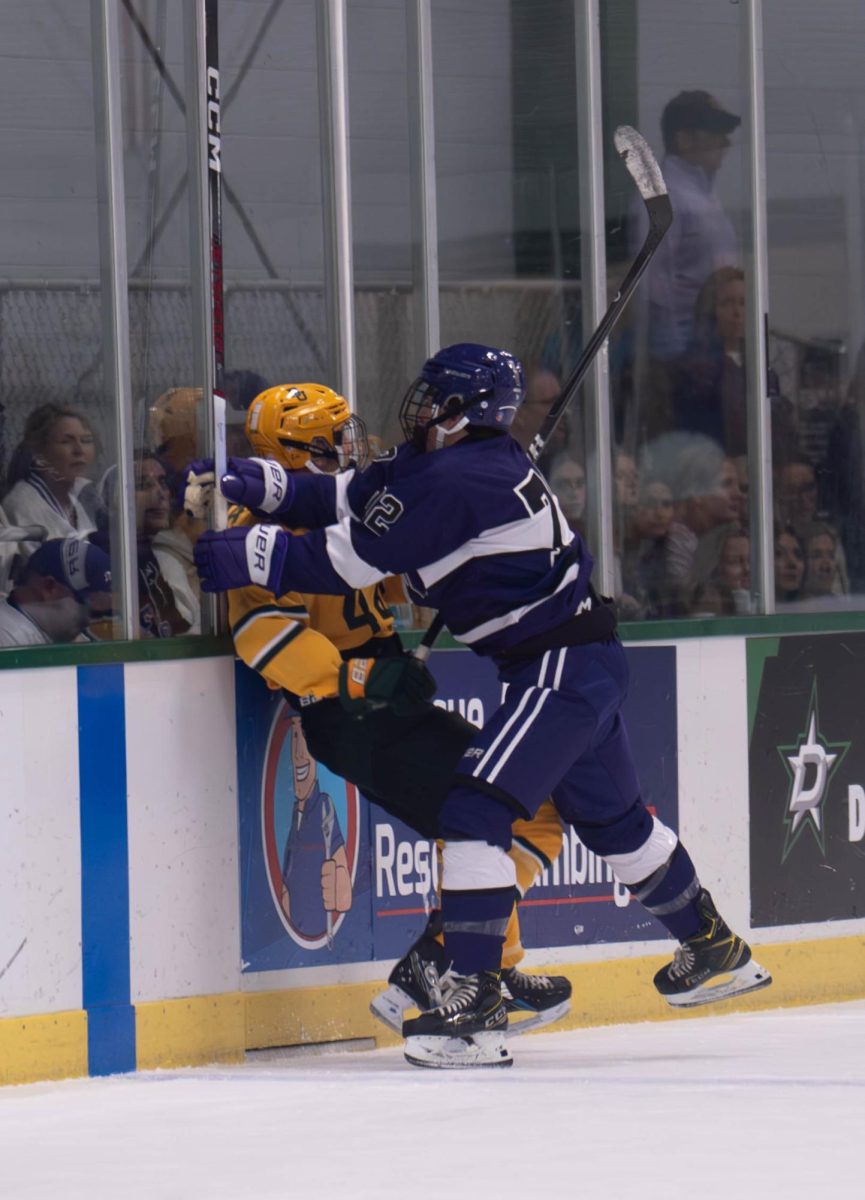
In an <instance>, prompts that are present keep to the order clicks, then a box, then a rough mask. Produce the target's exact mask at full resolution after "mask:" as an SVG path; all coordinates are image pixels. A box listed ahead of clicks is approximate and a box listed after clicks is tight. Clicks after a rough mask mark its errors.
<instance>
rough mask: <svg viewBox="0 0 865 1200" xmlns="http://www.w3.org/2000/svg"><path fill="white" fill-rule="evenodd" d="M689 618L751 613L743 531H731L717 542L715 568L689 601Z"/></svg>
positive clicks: (748, 547) (748, 546) (748, 564)
mask: <svg viewBox="0 0 865 1200" xmlns="http://www.w3.org/2000/svg"><path fill="white" fill-rule="evenodd" d="M693 609H694V613H693V615H697V614H701V615H702V614H704V613H706V614H710V615H712V616H718V617H728V616H735V615H739V616H741V615H745V614H747V613H749V612H750V611H751V540H750V538H749V536H748V532H747V530H745V529H737V528H733V529H731V530H730V532H729V533H728V534H727V535H726V537H725V538H724V540H723V542H722V543H721V554H720V558H719V560H718V565H717V566H716V567H715V569H714V571H713V572H712V574H711V575H710V576H709V578H708V580H707V581H706V583H705V584H703V586H702V587H700V588H698V589H697V592H696V594H695V596H694V601H693Z"/></svg>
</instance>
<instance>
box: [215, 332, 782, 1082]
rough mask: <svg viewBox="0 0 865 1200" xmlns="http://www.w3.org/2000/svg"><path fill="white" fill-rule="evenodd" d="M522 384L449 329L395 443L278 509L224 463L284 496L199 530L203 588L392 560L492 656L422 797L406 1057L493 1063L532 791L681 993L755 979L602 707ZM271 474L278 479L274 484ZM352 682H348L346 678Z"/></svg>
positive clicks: (578, 542)
mask: <svg viewBox="0 0 865 1200" xmlns="http://www.w3.org/2000/svg"><path fill="white" fill-rule="evenodd" d="M523 394H524V383H523V372H522V368H521V366H520V364H519V363H518V362H517V361H516V359H514V358H513V357H512V356H511V355H510V354H508V353H507V352H505V351H501V350H494V349H490V348H489V347H486V346H478V345H474V344H462V345H457V346H450V347H448V348H446V349H445V350H442V351H440V352H439V353H438V354H437V355H435V356H434V357H433V358H432V359H430V360H429V361H428V362H427V363H426V364H425V365H424V367H423V369H422V371H421V374H420V376H419V377H418V379H417V380H416V381H415V382H414V384H412V386H411V387H410V388H409V391H408V393H407V394H406V397H405V399H404V400H403V403H402V407H401V410H400V420H401V423H402V427H403V431H404V433H405V436H406V442H405V443H404V444H403V445H402V446H400V447H399V448H398V449H397V450H396V451H395V452H394V453H393V454H392V455H391V456H390V457H389V458H388V459H386V460H383V461H379V462H376V463H375V464H373V466H371V467H370V468H369V469H368V470H366V471H365V472H363V473H362V474H355V475H354V476H353V477H352V478H350V479H348V478H346V477H345V476H338V477H337V478H336V480H334V479H333V478H327V477H320V478H319V477H315V476H310V478H309V479H303V480H298V481H297V483H298V486H297V487H295V488H294V490H293V492H292V489H291V487H290V484H289V486H288V487H287V488H285V490H284V491H283V493H282V495H283V497H284V498H282V499H281V501H280V504H279V506H278V508H276V509H274V506H273V504H272V503H271V502H270V501H268V503H267V504H262V503H260V502H256V501H255V492H256V489H258V493H259V494H261V486H262V485H261V483H260V482H259V478H260V475H259V476H256V470H257V469H256V468H250V469H249V471H247V470H246V469H240V470H238V471H237V472H236V473H233V474H231V475H229V476H227V477H225V478H224V479H223V481H222V486H223V490H224V491H225V492H226V494H228V496H229V498H230V499H234V500H237V501H239V502H241V503H246V504H247V505H248V506H249V505H250V496H251V495H252V505H251V506H252V507H256V508H259V509H265V510H266V511H269V512H270V513H271V514H274V513H276V515H283V514H287V513H288V512H289V511H290V514H291V521H292V523H293V524H295V525H303V526H305V527H307V528H309V529H310V530H311V532H310V533H307V534H305V535H304V536H302V537H292V536H290V535H288V534H286V533H285V531H284V530H282V529H281V528H280V527H279V526H277V525H272V524H270V525H269V524H262V525H259V526H256V527H254V528H253V529H251V530H239V529H238V530H228V531H226V532H224V533H209V534H205V535H203V536H202V537H201V538H200V539H199V542H198V544H197V546H196V551H195V556H196V562H197V564H198V569H199V573H200V575H201V578H202V585H203V587H204V589H205V590H211V591H222V590H226V589H229V588H234V587H241V586H244V585H246V584H248V583H249V582H250V581H252V582H255V583H259V584H261V585H262V586H264V587H266V588H268V590H270V591H273V592H276V593H277V594H280V593H281V592H284V591H286V590H287V589H288V588H289V587H294V588H301V589H304V590H308V591H317V592H333V593H337V594H339V593H342V592H345V591H347V590H350V589H353V588H357V587H362V586H365V585H368V584H370V583H373V582H374V581H376V580H378V579H381V578H384V577H385V576H387V575H393V574H401V575H402V576H403V578H404V581H405V583H406V586H407V588H408V590H409V592H410V594H411V595H412V598H413V599H414V600H415V601H416V602H417V603H418V604H422V605H424V606H426V607H430V608H436V609H438V610H439V611H440V613H441V615H442V617H443V618H444V620H445V622H446V624H447V626H448V628H449V629H450V630H451V632H452V634H453V635H454V637H455V638H457V640H459V641H461V642H462V643H463V644H464V645H466V646H467V647H469V648H470V649H472V650H473V651H475V653H477V654H481V655H484V656H489V657H491V658H492V659H493V660H494V661H495V663H496V665H497V666H498V668H499V677H500V679H501V681H502V683H503V684H505V685H506V687H505V688H504V699H503V701H502V703H501V705H500V706H499V708H498V709H497V710H496V711H495V712H494V713H493V715H492V717H491V718H490V720H489V721H487V723H486V724H485V725H484V727H483V729H481V730H479V731H478V733H477V735H476V737H475V738H474V740H473V742H472V743H471V744H470V745H469V747H468V748H467V750H466V752H465V755H464V756H463V760H462V763H461V767H460V769H459V770H458V772H457V774H456V776H455V778H454V784H453V787H452V788H451V790H450V792H449V794H448V797H447V800H446V801H445V805H444V808H443V810H442V814H441V828H442V833H443V836H444V838H445V846H444V852H443V883H442V917H443V922H444V930H445V950H446V955H447V957H448V958H449V959H450V960H451V961H452V964H453V970H454V971H455V972H456V974H457V976H458V977H459V978H458V985H457V987H456V988H455V990H454V991H453V992H452V993H451V995H450V996H449V998H448V999H447V1001H446V1002H445V1003H444V1004H443V1005H441V1006H440V1007H438V1008H434V1009H432V1010H430V1011H429V1012H426V1013H422V1014H421V1015H420V1016H419V1017H416V1018H414V1019H413V1020H408V1021H406V1022H405V1023H404V1026H403V1034H404V1036H405V1037H406V1058H407V1059H408V1061H409V1062H412V1063H414V1064H416V1065H419V1066H431V1067H446V1068H449V1067H467V1066H487V1065H490V1066H507V1065H509V1064H510V1062H511V1055H510V1051H509V1050H508V1048H507V1043H506V1041H505V1037H504V1032H505V1028H506V1025H507V1015H506V1012H505V1008H504V1005H503V1003H502V999H501V984H500V958H501V947H502V941H503V936H504V929H505V924H506V921H507V917H508V914H509V912H510V907H511V903H512V900H513V891H514V868H513V863H512V862H511V860H510V859H509V858H508V856H507V853H506V851H507V848H508V847H509V845H510V839H511V822H512V820H513V818H514V814H518V815H520V816H526V815H531V814H533V813H534V812H536V811H537V808H538V806H539V805H540V803H541V802H542V801H543V799H544V797H545V796H547V795H550V794H552V796H553V800H554V803H555V805H556V807H557V809H558V811H559V813H560V815H561V816H562V818H563V819H564V820H566V821H568V822H570V824H571V825H572V826H573V827H574V829H575V830H576V832H577V834H578V835H579V837H580V839H581V840H582V842H583V843H584V844H585V845H586V846H587V847H588V848H589V849H590V850H592V851H594V853H596V854H598V855H599V856H601V857H602V858H604V859H605V860H606V861H607V862H608V863H609V864H610V865H611V866H612V867H613V869H614V871H615V872H616V875H617V876H618V878H619V879H620V880H621V882H622V883H624V884H625V885H626V886H627V887H628V888H629V889H630V891H631V892H632V894H633V895H634V896H635V897H636V898H637V899H638V900H640V901H641V902H642V904H643V905H644V906H645V907H646V908H647V909H648V911H649V912H651V913H652V914H653V915H654V916H655V917H656V918H657V919H658V920H659V921H660V922H661V924H662V925H664V926H665V928H666V929H667V930H668V931H669V933H670V934H671V935H672V936H673V937H674V938H676V939H677V940H678V941H679V942H680V947H679V948H678V949H677V951H676V954H675V956H674V959H673V961H672V962H671V963H669V964H668V965H667V966H665V967H663V968H662V969H661V970H660V971H659V972H658V973H657V975H656V976H655V986H656V987H657V988H658V990H659V992H660V993H661V994H662V995H663V996H664V997H665V998H666V999H667V1000H668V1001H669V1002H670V1003H671V1004H674V1005H678V1006H683V1007H686V1006H693V1005H696V1004H702V1003H707V1002H709V1001H712V1000H717V999H722V998H726V997H728V996H731V995H735V994H739V993H741V992H745V991H751V990H754V989H755V988H758V987H764V986H766V985H767V984H768V983H770V982H771V979H770V976H769V975H768V973H767V972H766V971H765V970H763V969H762V968H761V967H759V966H758V965H757V964H756V963H754V961H753V960H752V958H751V952H750V949H749V948H748V946H747V945H746V944H745V942H744V941H743V940H742V939H741V938H740V937H737V936H736V935H735V934H733V933H732V932H731V931H730V929H729V928H728V927H727V925H726V924H725V922H724V921H723V920H722V918H721V917H720V915H719V913H718V911H717V909H716V908H715V905H714V903H713V901H712V898H711V896H710V895H709V894H708V892H706V891H705V889H703V888H702V887H701V885H700V883H699V880H698V878H697V875H696V871H695V869H694V865H693V863H692V861H691V859H690V857H689V855H688V853H687V851H686V850H685V848H684V847H683V846H682V844H681V843H680V842H679V840H678V838H677V836H676V834H675V833H674V832H673V831H672V830H671V829H669V828H667V826H665V825H663V824H662V823H661V822H660V821H658V820H657V818H655V817H653V816H652V815H651V814H650V813H649V812H648V810H647V809H646V807H645V805H644V803H643V801H642V798H641V796H640V788H639V782H638V780H637V777H636V772H635V770H634V766H633V761H632V757H631V752H630V748H629V745H628V739H627V734H626V731H625V728H624V725H623V722H622V718H621V715H620V709H621V705H622V702H623V699H624V696H625V692H626V688H627V664H626V661H625V655H624V651H623V649H622V646H621V644H620V643H619V641H618V639H617V637H616V635H615V616H614V613H613V610H612V609H611V608H610V607H609V606H608V605H606V604H605V603H603V602H602V601H601V600H599V598H598V597H597V596H596V594H595V592H594V590H593V589H592V586H591V583H590V576H591V570H592V559H591V555H590V554H589V552H588V550H587V549H586V546H585V544H584V543H583V541H582V539H581V538H580V536H579V535H578V534H576V533H574V532H573V531H572V530H570V529H569V528H568V526H567V523H566V521H565V520H564V517H563V515H562V513H561V511H560V509H559V506H558V504H557V502H556V500H555V498H554V497H553V496H552V494H551V493H550V491H549V489H548V487H547V485H546V483H545V481H544V479H543V477H542V476H541V475H540V474H539V473H538V471H537V470H536V468H535V467H534V466H533V464H532V462H531V460H530V459H529V458H528V457H527V455H526V454H525V453H524V452H523V451H522V450H521V449H520V447H519V446H518V445H517V443H516V442H515V441H514V440H513V439H512V438H511V437H510V436H509V434H508V428H509V426H510V425H511V423H512V421H513V418H514V414H515V413H516V411H517V409H518V407H519V405H520V403H521V402H522V399H523ZM280 486H281V488H282V484H281V485H280ZM356 686H357V687H358V688H359V689H361V690H362V688H363V680H362V679H358V680H357V683H356Z"/></svg>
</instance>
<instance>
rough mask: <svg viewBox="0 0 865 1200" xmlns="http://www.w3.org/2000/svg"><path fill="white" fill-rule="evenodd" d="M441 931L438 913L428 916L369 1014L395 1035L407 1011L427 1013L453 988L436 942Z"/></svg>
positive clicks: (443, 999)
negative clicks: (421, 931) (410, 1009)
mask: <svg viewBox="0 0 865 1200" xmlns="http://www.w3.org/2000/svg"><path fill="white" fill-rule="evenodd" d="M440 930H441V912H440V911H439V910H436V911H434V912H432V913H431V914H430V918H429V920H428V921H427V924H426V928H425V929H424V931H423V933H422V934H421V935H420V937H419V938H418V939H417V941H416V942H415V943H414V945H413V946H411V948H410V949H409V951H408V953H407V954H405V955H404V956H403V957H402V958H401V959H400V960H399V962H398V963H397V964H396V966H395V967H394V969H393V970H392V971H391V973H390V975H388V977H387V982H388V987H387V989H386V990H385V991H383V992H381V993H380V995H378V996H376V997H375V999H374V1000H373V1001H372V1002H371V1004H370V1006H369V1011H370V1012H371V1013H372V1015H373V1016H374V1017H377V1018H378V1020H379V1021H383V1022H384V1024H385V1025H387V1026H388V1028H389V1029H392V1030H393V1031H394V1032H395V1033H401V1032H402V1022H403V1015H404V1013H405V1012H406V1010H407V1009H409V1008H417V1009H418V1010H419V1011H420V1012H426V1011H427V1010H428V1009H430V1008H435V1007H436V1005H438V1004H442V1003H443V1002H444V1001H445V1000H446V999H447V998H448V996H449V994H450V991H451V988H452V986H453V976H452V975H451V973H450V971H449V970H448V963H447V962H446V960H445V952H444V947H443V946H442V945H441V943H440V942H437V941H436V938H435V935H436V933H437V932H440Z"/></svg>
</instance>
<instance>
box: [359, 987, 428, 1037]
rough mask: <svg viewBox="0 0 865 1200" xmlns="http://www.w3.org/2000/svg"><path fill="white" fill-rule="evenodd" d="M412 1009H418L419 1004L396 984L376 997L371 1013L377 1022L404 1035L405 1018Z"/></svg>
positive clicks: (373, 1000) (372, 1001) (372, 1003)
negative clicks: (403, 1023)
mask: <svg viewBox="0 0 865 1200" xmlns="http://www.w3.org/2000/svg"><path fill="white" fill-rule="evenodd" d="M410 1008H417V1002H416V1001H414V1000H412V998H411V996H410V995H409V994H408V992H404V991H403V990H402V988H401V987H397V986H396V984H391V986H390V987H389V988H386V989H385V990H384V991H383V992H381V993H380V994H379V995H378V996H374V997H373V999H372V1000H371V1001H370V1005H369V1011H370V1012H371V1013H372V1015H373V1016H374V1017H375V1018H376V1019H377V1020H379V1021H381V1022H382V1023H383V1024H384V1025H387V1027H388V1029H392V1030H393V1031H394V1033H399V1034H401V1033H402V1022H403V1016H404V1014H405V1013H406V1012H408V1010H409V1009H410Z"/></svg>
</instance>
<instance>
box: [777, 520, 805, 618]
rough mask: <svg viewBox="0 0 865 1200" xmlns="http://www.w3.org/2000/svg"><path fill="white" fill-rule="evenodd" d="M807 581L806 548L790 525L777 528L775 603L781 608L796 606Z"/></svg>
mask: <svg viewBox="0 0 865 1200" xmlns="http://www.w3.org/2000/svg"><path fill="white" fill-rule="evenodd" d="M804 579H805V548H804V546H803V545H802V541H801V539H800V537H799V535H798V533H797V532H796V530H795V529H793V527H792V526H790V525H776V527H775V603H776V605H777V606H778V607H779V608H783V607H785V606H787V605H793V604H795V603H796V602H797V601H798V600H799V599H800V598H801V595H802V584H803V582H804Z"/></svg>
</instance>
